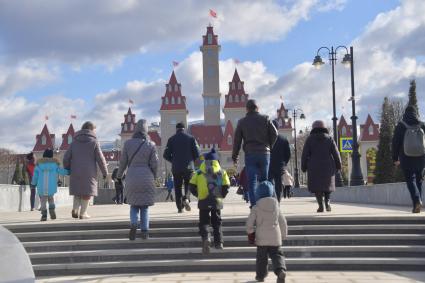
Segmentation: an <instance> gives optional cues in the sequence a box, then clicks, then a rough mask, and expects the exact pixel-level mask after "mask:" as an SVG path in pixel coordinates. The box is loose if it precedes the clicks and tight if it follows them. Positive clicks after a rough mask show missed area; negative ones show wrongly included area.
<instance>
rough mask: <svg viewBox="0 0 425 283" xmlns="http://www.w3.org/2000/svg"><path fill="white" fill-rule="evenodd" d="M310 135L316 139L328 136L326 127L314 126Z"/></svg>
mask: <svg viewBox="0 0 425 283" xmlns="http://www.w3.org/2000/svg"><path fill="white" fill-rule="evenodd" d="M310 136H311V137H314V138H317V139H327V138H329V131H328V129H326V128H314V129H313V130H311V132H310Z"/></svg>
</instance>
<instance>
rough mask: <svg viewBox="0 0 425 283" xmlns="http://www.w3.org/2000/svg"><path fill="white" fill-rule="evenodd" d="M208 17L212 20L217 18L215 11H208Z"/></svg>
mask: <svg viewBox="0 0 425 283" xmlns="http://www.w3.org/2000/svg"><path fill="white" fill-rule="evenodd" d="M210 16H211V17H213V18H217V13H216V11H214V10H212V9H210Z"/></svg>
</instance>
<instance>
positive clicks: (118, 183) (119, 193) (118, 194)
mask: <svg viewBox="0 0 425 283" xmlns="http://www.w3.org/2000/svg"><path fill="white" fill-rule="evenodd" d="M111 179H112V181H114V185H115V197H113V198H112V200H113V201H114V202H115V203H116V204H123V202H124V197H123V190H124V186H123V184H122V180H121V179H118V167H115V169H114V171H112V176H111Z"/></svg>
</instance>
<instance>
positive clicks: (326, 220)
mask: <svg viewBox="0 0 425 283" xmlns="http://www.w3.org/2000/svg"><path fill="white" fill-rule="evenodd" d="M71 221H72V220H71ZM287 221H288V225H289V226H299V225H311V226H314V225H331V226H335V225H372V224H377V225H381V224H394V225H397V224H423V225H425V217H422V216H411V215H406V216H394V217H387V216H376V217H373V216H360V217H352V216H350V217H347V216H334V215H331V214H327V215H326V214H324V215H323V216H322V215H318V216H314V217H312V216H288V217H287ZM197 222H198V219H197V218H191V219H173V220H157V219H155V220H152V221H151V223H150V226H151V228H184V227H193V226H194V225H196V224H197ZM245 222H246V217H239V218H226V217H224V218H223V227H231V226H243V225H245ZM128 225H129V220H119V221H96V220H75V221H74V222H70V220H67V221H61V220H57V221H47V222H43V223H40V222H36V223H25V224H7V225H4V226H5V228H7V229H8V230H10V231H12V232H13V233H28V232H48V231H75V230H108V229H126V228H128Z"/></svg>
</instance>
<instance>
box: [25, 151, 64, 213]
mask: <svg viewBox="0 0 425 283" xmlns="http://www.w3.org/2000/svg"><path fill="white" fill-rule="evenodd" d="M59 164H60V163H59V161H58V160H57V159H55V158H53V150H51V149H46V150H45V151H44V153H43V158H41V159H39V160H38V161H37V165H36V166H35V169H34V176H33V178H32V181H31V184H32V185H33V186H36V187H37V194H38V196H39V197H40V204H41V219H40V221H46V220H47V207H46V204H47V202H49V214H50V218H51V219H56V213H55V200H54V198H53V196H54V194H55V193H56V192H57V191H58V175H69V171H68V170H66V169H63V168H61V167H60V166H59Z"/></svg>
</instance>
